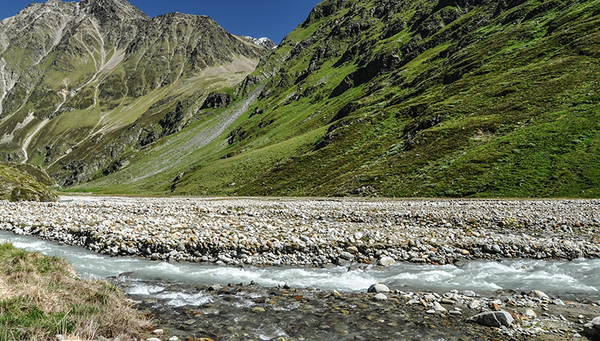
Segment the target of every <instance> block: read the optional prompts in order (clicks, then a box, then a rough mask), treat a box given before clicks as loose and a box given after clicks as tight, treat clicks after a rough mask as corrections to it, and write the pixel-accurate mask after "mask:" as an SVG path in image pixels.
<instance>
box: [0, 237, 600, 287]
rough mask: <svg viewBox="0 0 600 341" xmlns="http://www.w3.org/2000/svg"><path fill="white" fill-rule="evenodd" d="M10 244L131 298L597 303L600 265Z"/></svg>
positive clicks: (25, 240) (28, 241)
mask: <svg viewBox="0 0 600 341" xmlns="http://www.w3.org/2000/svg"><path fill="white" fill-rule="evenodd" d="M2 241H5V242H10V243H12V244H13V245H14V246H16V247H18V248H21V249H25V250H28V251H38V252H41V253H43V254H46V255H55V256H59V257H62V258H65V259H67V260H68V261H69V262H71V263H72V264H73V265H74V266H75V268H76V269H77V271H78V273H79V275H80V276H82V277H87V278H105V277H109V276H118V275H120V274H122V273H129V275H128V278H130V279H131V280H132V281H134V282H136V281H137V282H139V285H132V286H130V289H129V291H130V293H138V294H142V293H145V292H148V291H152V288H148V286H147V285H145V284H143V280H155V279H161V280H164V281H166V282H179V283H186V284H194V285H203V284H214V283H221V284H227V283H249V282H251V281H255V282H257V283H258V284H260V285H262V286H266V287H271V286H276V285H278V284H282V283H288V284H289V285H290V286H292V287H297V288H306V287H312V288H318V289H323V290H333V289H335V290H338V291H366V289H367V288H368V287H369V286H370V285H372V284H374V283H386V284H388V286H390V288H392V289H399V290H403V291H416V290H431V291H437V292H445V291H448V290H452V289H457V290H459V291H463V290H472V291H475V292H477V293H479V294H486V293H489V292H492V291H496V290H500V289H512V290H517V291H529V290H533V289H536V290H542V291H545V292H546V293H548V294H551V295H557V296H562V297H565V295H566V296H568V295H570V294H579V295H585V296H586V297H590V298H591V299H592V298H593V299H597V298H598V297H600V260H589V259H578V260H574V261H571V262H568V261H556V262H547V261H540V260H505V261H502V262H495V261H471V262H467V263H465V264H464V265H462V266H460V267H456V266H454V265H444V266H432V265H431V266H430V265H415V264H410V263H399V264H398V265H396V266H392V267H389V268H385V269H383V270H376V269H370V268H369V269H366V270H355V271H348V269H347V268H345V267H337V268H332V269H311V268H283V267H269V268H263V267H261V268H258V267H246V268H236V267H221V266H214V265H202V264H191V263H166V262H157V261H150V260H147V259H142V258H133V257H125V258H111V257H108V256H105V255H101V254H97V253H93V252H91V251H88V250H85V249H82V248H77V247H71V246H65V245H59V244H57V243H53V242H48V241H44V240H40V239H36V238H33V237H30V236H18V235H14V234H12V233H7V232H0V242H2Z"/></svg>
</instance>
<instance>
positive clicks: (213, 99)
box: [201, 93, 233, 109]
mask: <svg viewBox="0 0 600 341" xmlns="http://www.w3.org/2000/svg"><path fill="white" fill-rule="evenodd" d="M232 100H233V96H231V95H229V94H217V93H210V94H209V95H208V97H207V98H206V100H205V101H204V103H203V104H202V108H201V109H220V108H225V107H228V106H229V105H230V104H231V101H232Z"/></svg>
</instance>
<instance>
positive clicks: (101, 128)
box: [0, 0, 270, 185]
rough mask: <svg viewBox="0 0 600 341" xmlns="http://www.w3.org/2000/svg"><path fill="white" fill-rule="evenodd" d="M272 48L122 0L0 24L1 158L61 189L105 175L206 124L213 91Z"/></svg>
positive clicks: (36, 12)
mask: <svg viewBox="0 0 600 341" xmlns="http://www.w3.org/2000/svg"><path fill="white" fill-rule="evenodd" d="M269 51H270V48H269V47H265V46H263V45H257V44H255V43H254V41H251V40H248V39H247V38H244V37H238V36H234V35H231V34H229V33H228V32H226V31H225V30H224V29H223V28H221V27H220V26H219V25H218V24H217V23H216V22H214V21H213V20H212V19H210V18H209V17H206V16H194V15H186V14H181V13H172V14H166V15H162V16H158V17H156V18H150V17H148V16H147V15H145V14H144V13H143V12H142V11H140V10H139V9H137V8H136V7H134V6H132V5H131V4H129V3H128V2H127V1H125V0H82V1H80V2H79V3H76V2H62V1H58V0H50V1H48V2H46V3H44V4H36V3H34V4H31V5H29V6H28V7H27V8H25V9H24V10H23V11H21V12H20V13H19V14H17V15H16V16H14V17H12V18H8V19H5V20H3V21H1V22H0V156H1V157H2V158H3V159H4V160H5V161H18V162H30V163H34V164H37V165H40V166H42V167H43V168H45V169H46V170H47V171H48V173H49V174H50V175H51V176H52V177H53V178H55V179H56V180H57V181H58V182H59V183H60V184H61V185H72V184H75V183H79V182H82V181H86V180H88V179H89V178H91V177H92V176H94V175H95V174H98V173H99V172H110V171H112V170H113V168H110V167H114V164H113V162H114V161H115V160H116V159H118V158H119V157H120V156H121V155H122V154H123V153H125V152H129V151H132V150H136V149H139V148H143V147H145V146H146V145H149V144H151V143H153V142H156V141H158V140H160V139H162V138H164V137H165V136H168V135H171V134H173V133H175V132H177V131H179V130H181V129H182V128H183V127H184V126H185V125H186V124H187V123H188V121H190V120H202V119H205V118H206V117H197V116H196V114H197V112H198V110H199V107H200V106H201V104H202V102H203V101H204V100H205V99H206V98H207V97H208V96H209V94H210V93H211V92H218V91H222V92H227V91H230V92H231V87H232V86H234V85H235V84H237V83H239V81H241V80H242V79H244V77H246V75H248V74H249V73H250V72H252V71H253V70H254V69H255V67H256V65H257V63H258V61H259V59H260V58H261V57H263V56H265V55H266V54H267V53H268V52H269ZM228 89H229V90H228ZM198 103H200V104H198ZM204 116H207V115H204ZM208 116H210V115H208ZM107 167H109V168H107Z"/></svg>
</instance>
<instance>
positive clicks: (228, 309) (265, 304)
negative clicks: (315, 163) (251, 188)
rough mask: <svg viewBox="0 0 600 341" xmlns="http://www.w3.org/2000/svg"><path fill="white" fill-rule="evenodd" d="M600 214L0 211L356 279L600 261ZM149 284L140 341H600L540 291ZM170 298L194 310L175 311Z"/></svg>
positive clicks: (291, 203)
mask: <svg viewBox="0 0 600 341" xmlns="http://www.w3.org/2000/svg"><path fill="white" fill-rule="evenodd" d="M598 208H600V200H539V201H516V200H515V201H503V200H438V201H434V200H410V201H409V200H378V201H356V200H333V199H279V200H277V199H251V198H249V199H242V198H236V199H187V198H168V199H167V198H143V199H139V198H117V197H110V198H108V197H85V196H74V197H62V198H61V202H59V203H2V204H0V229H3V230H6V231H10V232H12V233H15V234H18V235H31V236H35V237H38V238H42V239H47V240H53V241H58V242H60V243H64V244H68V245H73V246H81V247H85V248H87V249H90V250H92V251H95V252H98V253H103V254H107V255H111V256H139V257H145V258H150V259H153V260H157V261H169V262H184V261H185V262H200V263H214V264H217V265H223V266H237V267H246V266H258V267H262V266H278V265H280V266H284V265H285V266H292V267H318V268H328V267H332V266H334V265H338V266H340V265H341V266H346V267H347V268H348V271H362V269H363V268H365V267H367V266H369V267H370V268H372V269H377V268H378V267H379V268H381V269H383V268H385V267H388V266H392V265H394V263H396V262H412V263H416V264H439V265H444V264H449V263H454V264H459V265H460V264H461V263H462V262H463V261H466V260H472V259H483V260H503V259H515V258H532V259H545V260H556V259H567V260H571V259H575V258H600V239H599V238H598V232H599V231H598V229H599V228H600V213H599V212H600V211H599V210H598ZM126 277H127V274H124V275H123V276H120V277H119V278H114V279H113V280H114V281H115V282H116V283H118V284H119V285H121V286H122V287H123V289H124V291H125V292H127V291H128V288H129V287H130V286H131V282H130V281H127V280H124V279H125V278H126ZM146 284H148V285H150V286H151V287H152V288H153V289H152V290H150V291H149V292H130V293H129V295H130V297H132V298H133V299H134V300H135V305H136V306H137V308H138V309H139V310H140V311H141V312H145V313H147V314H148V315H150V316H153V317H154V318H155V322H156V329H157V331H156V333H154V334H153V333H152V332H151V331H149V333H148V335H146V337H145V338H144V340H147V339H158V340H203V341H207V340H288V341H292V340H322V339H330V340H383V339H398V340H525V339H527V340H529V339H538V340H572V339H585V336H586V335H587V336H589V338H590V339H592V340H593V339H594V336H593V335H596V334H599V333H600V319H594V318H595V317H596V316H598V315H600V308H599V307H598V302H595V301H593V300H591V299H588V298H586V297H569V298H568V299H567V298H563V297H560V296H552V295H546V294H545V293H543V292H539V291H536V290H535V288H531V291H529V290H528V291H526V292H516V291H507V290H503V291H498V292H494V293H492V294H490V295H486V296H485V297H481V296H478V295H477V294H475V293H474V292H469V291H462V292H458V291H456V290H453V291H448V292H439V293H434V292H421V291H418V290H419V288H414V289H413V288H393V290H389V288H385V287H384V288H383V289H381V288H380V289H381V290H375V291H376V292H372V293H367V292H352V293H350V292H337V291H321V290H318V289H311V288H293V287H288V286H285V285H282V286H280V287H272V288H267V287H261V286H259V285H256V284H252V283H246V284H240V283H238V284H234V283H232V284H230V285H229V286H222V285H200V286H193V285H185V284H181V283H168V282H164V281H156V282H155V283H153V282H152V281H151V280H148V283H146ZM157 288H158V289H157ZM136 290H137V289H136ZM174 297H175V298H181V297H193V298H194V299H193V300H191V301H189V302H186V303H184V304H176V305H173V303H172V302H173V298H174ZM478 314H487V315H486V316H487V318H484V317H475V316H478ZM490 314H491V315H490ZM490 316H492V317H491V319H492V320H493V321H492V322H491V323H490V322H489V321H487V320H489V319H490ZM474 317H475V318H474ZM469 318H470V319H471V320H476V321H469ZM484 319H487V320H486V321H484ZM494 321H496V322H498V323H496V322H494ZM501 321H504V322H501ZM592 321H593V322H594V323H591V322H592ZM496 324H497V325H496ZM582 335H583V336H582ZM101 339H103V338H100V337H99V340H101Z"/></svg>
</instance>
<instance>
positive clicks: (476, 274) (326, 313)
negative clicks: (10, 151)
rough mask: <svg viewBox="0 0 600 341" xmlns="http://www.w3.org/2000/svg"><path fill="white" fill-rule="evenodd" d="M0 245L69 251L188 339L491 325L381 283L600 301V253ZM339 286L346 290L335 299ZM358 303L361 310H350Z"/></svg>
mask: <svg viewBox="0 0 600 341" xmlns="http://www.w3.org/2000/svg"><path fill="white" fill-rule="evenodd" d="M0 242H10V243H12V244H13V245H15V246H16V247H19V248H22V249H25V250H27V251H36V252H41V253H43V254H45V255H52V256H58V257H62V258H65V259H67V260H68V261H69V262H71V263H72V264H73V265H74V266H75V268H76V269H77V271H78V273H79V275H80V276H81V277H83V278H91V279H96V278H109V279H110V280H112V281H113V282H115V283H117V284H118V285H119V286H121V288H122V289H123V290H124V292H125V293H126V294H127V295H128V296H129V297H131V298H132V299H134V300H135V301H136V303H137V305H138V309H140V311H143V312H145V313H147V314H150V315H153V316H155V318H156V319H157V323H158V324H157V328H158V327H161V328H164V329H165V330H167V331H168V333H170V334H169V336H170V337H172V336H171V335H173V336H177V337H179V338H180V339H182V340H183V339H185V338H186V337H199V336H203V337H213V338H214V339H215V340H217V339H219V340H220V339H223V340H252V339H255V340H279V339H281V338H283V339H286V340H293V339H297V340H322V339H324V338H328V339H332V340H370V339H376V338H377V337H387V338H390V337H392V339H393V338H394V337H397V338H398V339H415V340H459V339H463V340H467V339H473V340H478V339H486V338H487V336H486V333H488V330H479V329H477V328H476V326H474V325H467V326H468V328H464V327H463V328H443V327H444V323H445V322H446V323H447V324H448V325H454V324H456V323H458V325H461V322H460V321H459V319H456V320H457V321H454V320H453V319H452V318H451V317H448V321H445V320H440V319H439V318H438V319H437V320H436V318H430V319H428V316H426V315H425V314H424V312H423V311H422V310H423V309H424V308H423V307H419V308H417V307H413V306H410V307H409V306H406V307H403V308H402V309H398V308H397V305H396V304H395V302H394V300H393V299H392V300H386V301H379V302H375V301H373V300H372V299H367V300H366V299H365V298H367V296H366V295H367V294H366V291H367V289H368V288H369V287H370V286H371V285H373V284H375V283H385V284H387V285H388V286H389V288H390V289H392V290H395V291H397V292H399V293H405V294H407V293H413V292H415V293H416V292H437V293H445V292H449V291H451V290H455V291H454V292H463V293H464V292H469V291H472V292H474V293H475V294H476V295H478V296H482V297H492V296H494V297H497V296H507V295H509V294H510V293H520V292H529V291H531V290H534V289H535V290H540V291H543V292H545V293H547V294H548V295H550V296H551V297H552V298H554V299H557V298H558V299H562V300H563V301H569V300H573V302H584V301H585V302H587V303H590V302H589V301H597V300H598V299H600V295H599V292H600V260H595V259H594V260H592V259H577V260H573V261H554V262H547V261H542V260H504V261H467V262H464V263H461V264H458V266H456V265H443V266H434V265H417V264H412V263H408V262H400V263H397V264H396V265H394V266H390V267H385V268H383V267H373V266H366V267H358V266H345V267H331V268H326V269H325V268H291V267H254V266H246V267H231V266H229V267H228V266H218V265H202V264H195V263H185V262H182V263H177V262H171V263H169V262H163V261H151V260H149V259H145V258H137V257H109V256H106V255H101V254H97V253H94V252H91V251H89V250H86V249H83V248H79V247H72V246H68V245H64V244H59V243H56V242H51V241H44V240H40V239H36V238H34V237H31V236H24V235H14V234H12V233H8V232H0ZM251 283H252V285H250V284H251ZM215 284H220V285H221V286H219V285H216V286H215ZM242 284H243V285H242ZM334 290H335V292H336V293H337V292H339V293H340V294H339V296H340V297H338V299H337V300H334V301H332V297H335V296H331V292H333V291H334ZM507 293H508V294H507ZM331 302H334V303H333V304H332V303H331ZM265 306H267V309H265ZM415 309H416V311H415ZM353 310H354V311H360V312H358V313H356V316H353ZM586 313H590V312H589V311H587V310H586ZM591 317H592V316H591V315H590V318H591ZM380 321H383V322H380ZM361 322H362V324H361ZM452 322H454V324H453V323H452ZM375 326H377V327H376V328H375Z"/></svg>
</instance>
